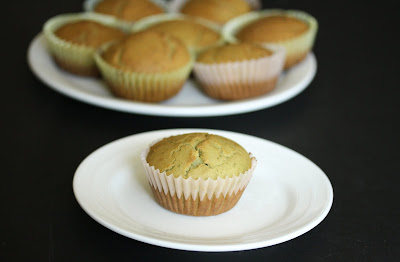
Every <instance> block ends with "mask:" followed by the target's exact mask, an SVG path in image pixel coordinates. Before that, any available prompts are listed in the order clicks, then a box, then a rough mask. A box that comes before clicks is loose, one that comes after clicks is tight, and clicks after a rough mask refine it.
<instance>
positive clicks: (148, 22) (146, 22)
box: [130, 13, 225, 55]
mask: <svg viewBox="0 0 400 262" xmlns="http://www.w3.org/2000/svg"><path fill="white" fill-rule="evenodd" d="M185 19H190V20H192V21H195V22H197V23H199V24H201V25H204V26H206V27H207V28H210V29H211V30H214V31H215V32H217V33H218V34H220V35H221V37H220V39H219V40H218V41H217V42H215V43H213V44H210V45H207V46H203V47H189V49H190V51H191V52H193V53H194V54H195V55H196V54H198V53H200V52H201V51H204V50H205V49H207V48H210V47H213V46H218V45H221V44H223V43H224V42H225V40H224V38H223V36H222V34H221V26H220V25H218V24H215V23H213V22H211V21H208V20H205V19H201V18H196V17H188V16H186V15H183V14H178V13H169V14H160V15H153V16H149V17H146V18H143V19H141V20H139V21H137V22H136V23H135V24H133V25H132V27H131V29H130V31H132V32H138V31H142V30H145V29H147V28H149V27H151V26H153V25H156V24H158V23H161V22H165V21H171V20H185Z"/></svg>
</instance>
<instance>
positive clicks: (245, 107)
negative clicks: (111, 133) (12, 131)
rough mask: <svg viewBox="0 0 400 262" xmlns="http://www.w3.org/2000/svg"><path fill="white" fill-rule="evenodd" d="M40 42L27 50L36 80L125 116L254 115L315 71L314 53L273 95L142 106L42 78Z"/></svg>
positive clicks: (301, 86) (291, 93)
mask: <svg viewBox="0 0 400 262" xmlns="http://www.w3.org/2000/svg"><path fill="white" fill-rule="evenodd" d="M40 41H44V35H43V33H42V32H40V33H38V34H37V35H36V36H35V37H34V38H33V39H32V40H31V42H30V44H29V47H28V51H27V61H28V65H29V67H30V69H31V71H32V72H33V73H34V75H35V76H36V77H37V78H38V79H39V80H40V81H42V82H43V83H44V84H45V85H47V86H48V87H50V88H51V89H53V90H55V91H57V92H59V93H61V94H62V95H64V96H67V97H70V98H72V99H75V100H78V101H80V102H83V103H86V104H90V105H93V106H97V107H102V108H106V109H111V110H115V111H120V112H125V113H134V114H143V115H152V116H162V117H215V116H226V115H235V114H242V113H249V112H254V111H258V110H262V109H266V108H269V107H273V106H276V105H278V104H281V103H284V102H286V101H288V100H290V99H292V98H294V97H295V96H297V95H298V94H300V93H301V92H303V91H304V90H305V89H306V88H307V87H308V86H309V85H310V83H311V82H312V80H313V79H314V77H315V75H316V72H317V60H316V58H315V55H314V53H312V52H311V53H310V54H309V55H308V59H310V60H311V62H310V64H311V67H310V69H309V73H308V74H307V75H306V76H305V77H304V78H303V79H302V81H300V82H299V83H297V84H296V85H294V87H291V88H290V89H288V90H286V91H285V92H283V93H280V94H278V95H276V96H266V97H257V98H252V99H247V100H241V101H228V102H221V103H218V104H212V105H195V106H187V105H165V104H153V103H144V102H137V101H128V100H124V99H121V98H117V97H102V96H97V95H94V94H90V93H87V92H84V91H79V90H75V89H71V88H70V87H69V86H66V85H64V84H60V83H54V82H52V81H51V80H49V79H48V78H47V77H46V73H45V72H42V71H41V70H40V68H39V67H38V65H37V62H36V61H35V59H34V56H35V53H34V51H35V48H38V47H37V46H38V45H41V43H40Z"/></svg>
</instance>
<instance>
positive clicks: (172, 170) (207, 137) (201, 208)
mask: <svg viewBox="0 0 400 262" xmlns="http://www.w3.org/2000/svg"><path fill="white" fill-rule="evenodd" d="M141 160H142V162H143V166H144V168H145V171H146V175H147V177H148V179H149V183H150V187H151V189H152V191H153V194H154V196H155V198H156V200H157V202H158V203H159V204H160V205H161V206H163V207H164V208H166V209H168V210H170V211H172V212H175V213H179V214H185V215H192V216H211V215H218V214H221V213H224V212H226V211H228V210H230V209H232V208H233V207H234V206H235V205H236V203H237V202H238V201H239V199H240V197H241V195H242V194H243V192H244V190H245V188H246V186H247V184H248V183H249V180H250V178H251V176H252V174H253V172H254V169H255V166H256V159H255V158H254V157H253V156H252V155H251V154H249V153H248V152H247V151H246V150H245V149H244V148H243V147H242V146H240V145H239V144H237V143H236V142H234V141H232V140H230V139H227V138H225V137H222V136H218V135H212V134H207V133H189V134H183V135H177V136H172V137H168V138H164V139H162V140H161V141H159V142H156V143H155V144H153V145H151V146H150V147H149V148H147V149H146V150H145V151H144V152H143V153H142V155H141Z"/></svg>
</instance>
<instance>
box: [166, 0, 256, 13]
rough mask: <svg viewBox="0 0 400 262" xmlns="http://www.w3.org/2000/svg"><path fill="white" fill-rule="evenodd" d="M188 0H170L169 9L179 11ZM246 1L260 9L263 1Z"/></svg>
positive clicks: (252, 6)
mask: <svg viewBox="0 0 400 262" xmlns="http://www.w3.org/2000/svg"><path fill="white" fill-rule="evenodd" d="M187 1H188V0H170V1H169V5H168V9H169V11H170V12H173V13H179V12H180V10H181V8H182V6H183V5H184V4H185V3H186V2H187ZM245 1H246V2H248V3H249V5H250V6H251V8H252V9H253V10H259V9H260V8H261V1H260V0H245Z"/></svg>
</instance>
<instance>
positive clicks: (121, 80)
mask: <svg viewBox="0 0 400 262" xmlns="http://www.w3.org/2000/svg"><path fill="white" fill-rule="evenodd" d="M109 46H110V44H106V45H104V46H102V47H101V48H100V49H99V50H98V52H96V53H95V55H94V59H95V61H96V65H97V67H98V68H99V70H100V72H101V75H102V76H103V78H104V80H105V81H106V82H107V84H108V86H109V87H110V89H111V91H112V92H113V93H114V94H115V95H116V96H119V97H123V98H126V99H130V100H135V101H142V102H160V101H163V100H166V99H168V98H171V97H173V96H175V95H176V94H177V93H178V92H179V91H180V90H181V89H182V87H183V84H184V83H185V81H186V79H187V78H188V76H189V74H190V72H191V70H192V67H193V60H194V58H193V57H191V60H190V61H189V62H188V63H187V65H185V66H183V67H182V68H180V69H178V70H175V71H171V72H167V73H154V74H152V73H136V72H127V71H123V70H121V69H118V68H115V67H113V66H112V65H110V64H108V63H107V62H106V61H104V59H103V58H102V57H101V53H102V52H103V51H104V50H105V49H106V48H108V47H109Z"/></svg>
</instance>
